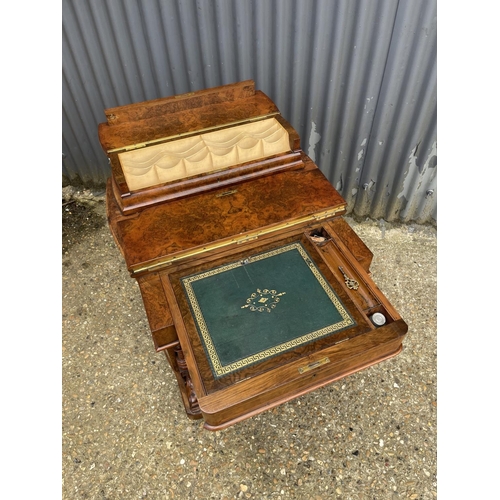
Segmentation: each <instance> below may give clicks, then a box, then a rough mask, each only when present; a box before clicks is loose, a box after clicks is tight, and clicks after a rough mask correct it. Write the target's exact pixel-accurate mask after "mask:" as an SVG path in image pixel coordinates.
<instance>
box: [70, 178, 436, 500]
mask: <svg viewBox="0 0 500 500" xmlns="http://www.w3.org/2000/svg"><path fill="white" fill-rule="evenodd" d="M62 216H63V239H62V243H63V244H62V264H63V275H62V278H63V281H62V293H63V302H62V315H63V325H62V357H63V359H62V375H63V386H62V391H63V393H62V426H63V428H62V477H63V485H62V498H64V499H100V500H101V499H102V500H104V499H108V500H115V499H116V500H118V499H120V500H123V499H125V500H128V499H143V498H148V499H149V498H150V499H159V500H165V499H172V498H176V499H177V498H179V499H180V498H188V499H210V498H215V499H233V498H254V499H259V500H260V499H275V500H279V499H300V500H304V499H307V500H309V499H318V500H320V499H321V500H322V499H325V498H338V499H342V500H344V499H345V500H349V499H352V500H357V499H359V500H361V499H376V500H381V499H382V500H383V499H390V500H396V499H403V498H410V499H423V500H427V499H434V498H436V497H437V479H436V474H437V471H436V468H437V466H436V459H437V429H436V420H437V418H436V414H437V384H436V377H437V374H436V364H437V363H436V355H437V351H436V349H437V337H436V330H437V326H436V316H437V314H436V302H437V301H436V253H437V252H436V246H437V238H436V229H435V228H434V227H432V226H419V225H415V224H412V225H399V224H390V223H387V222H384V221H374V220H364V221H355V220H354V219H352V218H349V217H347V218H346V220H347V222H348V223H349V224H350V225H351V226H352V227H353V229H354V230H355V231H356V233H358V234H359V235H360V237H361V238H362V239H363V241H364V242H365V243H366V244H367V245H368V247H369V248H370V249H371V250H372V252H373V253H374V260H373V264H372V266H371V271H372V276H373V279H374V281H375V282H376V283H377V285H378V286H379V288H380V289H381V290H382V291H383V292H384V293H385V295H386V296H387V297H388V299H389V300H390V301H391V303H392V304H393V305H394V306H395V308H396V310H397V311H398V312H399V313H400V314H401V315H402V317H403V318H404V319H405V321H406V322H407V323H408V325H409V331H408V334H407V336H406V339H405V341H404V346H405V348H404V350H403V352H402V353H401V354H400V355H398V356H397V357H395V358H392V359H391V360H388V361H384V362H382V363H380V364H378V365H376V366H374V367H371V368H368V369H366V370H363V371H361V372H359V373H357V374H354V375H351V376H349V377H347V378H345V379H343V380H341V381H339V382H336V383H333V384H331V385H330V386H328V387H325V388H322V389H319V390H317V391H315V392H313V393H311V394H308V395H305V396H303V397H300V398H298V399H296V400H294V401H291V402H289V403H286V404H283V405H281V406H280V407H278V408H275V409H274V410H271V411H268V412H265V413H263V414H261V415H259V416H256V417H253V418H251V419H248V420H246V421H244V422H242V423H239V424H237V425H235V426H233V427H230V428H228V429H225V430H223V431H218V432H209V431H206V430H204V429H203V428H202V424H201V422H200V421H192V420H189V419H188V418H187V416H186V415H185V412H184V409H183V406H182V403H181V399H180V395H179V391H178V387H177V382H176V380H175V377H174V375H173V373H172V372H171V370H170V367H169V365H168V362H167V360H166V359H165V358H164V356H163V355H162V354H157V353H156V352H155V351H154V348H153V343H152V340H151V336H150V333H149V328H148V323H147V319H146V315H145V312H144V310H143V306H142V299H141V296H140V292H139V288H138V286H137V284H136V282H135V280H133V279H132V278H131V277H130V276H129V274H128V272H127V270H126V268H125V265H124V261H123V259H122V257H121V255H120V253H119V250H118V249H117V247H116V246H115V243H114V241H113V239H112V236H111V234H110V232H109V230H108V227H107V222H106V218H105V206H104V193H103V192H90V191H78V190H77V189H75V188H73V187H71V186H68V187H66V188H64V189H63V207H62Z"/></svg>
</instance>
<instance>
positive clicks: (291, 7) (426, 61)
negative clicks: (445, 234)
mask: <svg viewBox="0 0 500 500" xmlns="http://www.w3.org/2000/svg"><path fill="white" fill-rule="evenodd" d="M62 7H63V8H62V15H63V16H62V17H63V18H62V22H63V47H62V49H63V58H62V60H63V178H64V179H66V180H69V181H70V182H73V183H84V184H86V185H99V184H103V183H104V181H105V179H106V178H107V177H108V176H109V174H110V170H109V167H108V164H107V161H106V156H105V155H104V153H103V152H102V150H101V147H100V145H99V141H98V138H97V124H98V123H100V122H103V121H105V116H104V112H103V110H104V109H105V108H109V107H113V106H120V105H124V104H129V103H132V102H138V101H145V100H149V99H155V98H159V97H166V96H170V95H174V94H181V93H185V92H191V91H194V90H200V89H203V88H208V87H214V86H218V85H224V84H227V83H233V82H237V81H241V80H246V79H253V80H255V83H256V88H258V89H260V90H262V91H263V92H265V93H266V94H267V95H269V97H271V99H273V100H274V102H275V103H276V104H277V105H278V107H279V109H280V111H281V114H282V115H283V116H284V117H285V118H286V119H287V120H288V121H289V122H290V123H291V124H292V125H293V126H294V127H295V128H296V130H297V131H298V133H299V135H300V137H301V140H302V148H303V149H304V150H305V151H306V153H308V154H309V156H311V157H312V158H313V159H314V160H315V161H316V163H317V164H318V165H319V167H320V168H321V170H322V171H323V172H324V173H325V175H326V176H327V177H328V178H329V180H330V181H331V182H332V184H333V185H334V186H335V187H336V188H337V189H338V190H339V191H340V192H341V194H342V195H343V196H344V198H345V199H346V200H347V202H348V204H349V210H350V211H353V212H354V213H355V214H357V215H360V216H370V217H374V218H384V219H386V220H389V221H392V220H400V221H417V222H435V221H436V220H437V213H436V165H437V160H436V158H437V151H436V148H437V138H436V1H435V0H273V1H270V0H178V1H175V0H142V1H141V0H87V1H81V0H63V4H62Z"/></svg>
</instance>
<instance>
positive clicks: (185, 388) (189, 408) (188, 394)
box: [164, 344, 202, 419]
mask: <svg viewBox="0 0 500 500" xmlns="http://www.w3.org/2000/svg"><path fill="white" fill-rule="evenodd" d="M164 352H165V355H166V356H167V359H168V361H169V363H170V366H171V367H172V369H173V371H174V373H175V376H176V377H177V383H178V384H179V389H180V392H181V396H182V402H183V403H184V409H185V410H186V413H187V415H188V417H189V418H192V419H199V418H202V414H201V411H200V406H199V404H198V398H197V397H196V393H195V392H194V387H193V383H192V382H191V377H190V375H189V371H188V368H187V364H186V360H185V359H184V353H183V352H182V349H181V346H180V345H179V344H177V345H176V346H173V347H171V348H168V349H166V350H165V351H164Z"/></svg>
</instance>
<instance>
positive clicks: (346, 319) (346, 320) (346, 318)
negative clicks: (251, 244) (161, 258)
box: [181, 242, 356, 377]
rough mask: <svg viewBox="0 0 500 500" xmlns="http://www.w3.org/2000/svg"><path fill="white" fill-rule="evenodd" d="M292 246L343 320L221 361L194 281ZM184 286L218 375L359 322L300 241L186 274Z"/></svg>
mask: <svg viewBox="0 0 500 500" xmlns="http://www.w3.org/2000/svg"><path fill="white" fill-rule="evenodd" d="M291 250H297V251H298V252H299V254H300V255H301V257H302V258H303V259H304V261H305V262H306V264H307V265H308V266H309V269H310V270H311V271H312V273H313V274H314V276H315V277H316V279H317V280H318V282H319V284H320V285H321V287H322V288H323V290H324V291H325V292H326V294H327V295H328V297H329V298H330V300H331V301H332V303H333V305H334V306H335V307H336V308H337V310H338V312H339V313H340V315H341V316H342V321H339V322H338V323H334V324H332V325H328V326H326V327H324V328H321V329H319V330H316V331H314V332H310V333H307V334H305V335H302V336H301V337H297V338H295V339H292V340H289V341H287V342H284V343H282V344H279V345H277V346H274V347H271V348H269V349H266V350H264V351H261V352H258V353H256V354H253V355H251V356H248V357H246V358H244V359H241V360H239V361H235V362H234V363H231V364H229V365H225V366H224V365H222V363H221V362H220V360H219V356H218V355H217V351H216V349H215V346H214V344H213V342H212V338H211V336H210V332H209V330H208V327H207V324H206V322H205V318H204V317H203V313H202V311H201V307H200V305H199V303H198V300H197V298H196V294H195V293H194V290H193V287H192V283H194V282H195V281H199V280H202V279H205V278H208V277H210V276H215V275H216V274H220V273H222V272H225V271H229V270H231V269H235V268H237V267H241V266H243V265H246V264H248V263H251V262H256V261H259V260H263V259H267V258H269V257H273V256H275V255H279V254H281V253H284V252H289V251H291ZM181 281H182V283H183V285H184V289H185V290H186V294H187V297H188V300H189V302H190V304H191V310H192V311H193V315H194V317H195V320H196V323H197V325H198V329H199V332H200V333H201V336H202V337H203V342H204V344H205V348H206V351H207V354H208V356H209V358H210V362H211V365H212V371H213V372H214V374H215V376H216V377H222V376H224V375H227V374H229V373H231V372H234V371H236V370H240V369H241V368H245V367H246V366H249V365H251V364H254V363H257V362H259V361H263V360H265V359H267V358H269V357H271V356H274V355H276V354H280V353H282V352H284V351H288V350H290V349H292V348H294V347H298V346H300V345H302V344H306V343H308V342H311V341H313V340H316V339H318V338H320V337H323V336H325V335H328V334H330V333H333V332H336V331H339V330H342V329H344V328H347V327H349V326H354V325H355V324H356V322H355V321H354V320H353V319H352V318H351V316H350V315H349V313H348V312H347V310H346V309H345V307H344V305H343V304H342V302H340V300H339V298H338V297H337V295H336V294H335V292H334V291H333V290H332V289H331V287H330V285H329V284H328V282H327V281H326V280H325V278H324V277H323V275H322V274H321V272H320V271H319V269H318V268H317V267H316V265H315V264H314V262H313V261H312V260H311V258H310V257H309V255H308V254H307V252H306V250H305V248H304V247H303V246H302V245H301V244H300V243H298V242H297V243H291V244H289V245H285V246H283V247H281V248H277V249H274V250H270V251H269V252H264V253H262V254H258V255H255V256H252V257H249V258H248V259H247V260H246V261H245V263H244V264H243V263H242V262H232V263H230V264H225V265H223V266H221V267H218V268H215V269H211V270H209V271H205V272H202V273H199V274H196V275H194V276H188V277H185V278H182V279H181Z"/></svg>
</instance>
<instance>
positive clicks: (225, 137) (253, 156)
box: [118, 118, 290, 191]
mask: <svg viewBox="0 0 500 500" xmlns="http://www.w3.org/2000/svg"><path fill="white" fill-rule="evenodd" d="M287 151H290V144H289V141H288V133H287V131H286V130H285V129H284V128H283V127H282V125H281V124H280V123H279V122H278V121H277V120H276V119H275V118H268V119H266V120H261V121H257V122H252V123H246V124H244V125H238V126H236V127H231V128H226V129H223V130H217V131H215V132H208V133H206V134H200V135H196V136H193V137H186V138H184V139H179V140H177V141H171V142H166V143H164V144H158V145H156V146H149V147H145V148H142V149H137V150H134V151H127V152H126V153H120V154H119V155H118V158H119V160H120V163H121V166H122V169H123V174H124V175H125V179H126V181H127V184H128V187H129V189H130V191H136V190H138V189H143V188H148V187H152V186H156V185H158V184H163V183H165V182H171V181H175V180H179V179H185V178H187V177H192V176H193V175H199V174H204V173H210V172H213V171H214V170H221V169H224V168H229V167H231V166H232V165H238V164H240V163H245V162H249V161H255V160H260V159H262V158H266V157H268V156H272V155H276V154H279V153H285V152H287Z"/></svg>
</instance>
